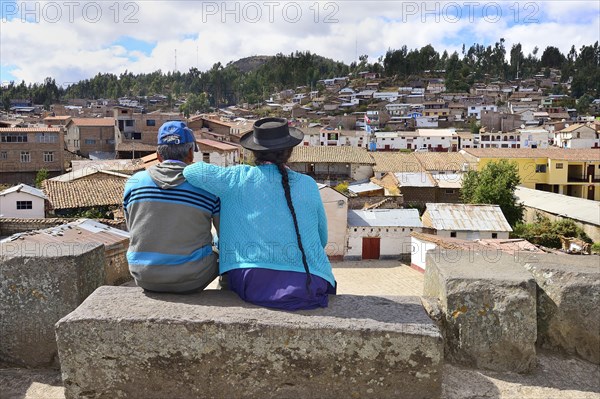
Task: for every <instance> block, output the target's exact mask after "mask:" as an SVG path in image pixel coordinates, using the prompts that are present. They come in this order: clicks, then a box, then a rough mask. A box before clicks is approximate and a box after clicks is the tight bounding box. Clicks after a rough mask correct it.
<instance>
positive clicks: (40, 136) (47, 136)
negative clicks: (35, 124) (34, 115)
mask: <svg viewBox="0 0 600 399" xmlns="http://www.w3.org/2000/svg"><path fill="white" fill-rule="evenodd" d="M35 141H36V143H56V142H58V134H56V133H36V134H35Z"/></svg>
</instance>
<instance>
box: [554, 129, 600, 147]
mask: <svg viewBox="0 0 600 399" xmlns="http://www.w3.org/2000/svg"><path fill="white" fill-rule="evenodd" d="M554 145H555V146H557V147H561V148H598V147H600V136H599V134H598V133H597V132H596V131H595V130H594V129H592V128H591V127H589V126H586V125H584V124H581V123H576V124H574V125H571V126H567V127H565V128H564V129H562V130H560V131H558V132H555V133H554Z"/></svg>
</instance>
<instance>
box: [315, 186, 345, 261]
mask: <svg viewBox="0 0 600 399" xmlns="http://www.w3.org/2000/svg"><path fill="white" fill-rule="evenodd" d="M317 185H318V187H319V194H321V200H322V201H323V206H324V208H325V215H326V216H327V246H326V247H325V252H326V253H327V256H328V257H329V258H330V259H339V260H342V259H343V257H344V255H345V254H346V245H347V240H346V234H347V228H346V226H347V224H348V221H347V219H348V197H346V196H345V195H343V194H341V193H340V192H338V191H336V190H334V189H333V188H331V187H329V186H327V185H325V184H317Z"/></svg>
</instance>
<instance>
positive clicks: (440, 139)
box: [414, 128, 458, 152]
mask: <svg viewBox="0 0 600 399" xmlns="http://www.w3.org/2000/svg"><path fill="white" fill-rule="evenodd" d="M417 133H418V134H419V140H418V143H417V144H418V146H415V147H414V148H427V149H428V150H429V151H454V152H455V151H458V136H457V135H456V130H455V129H454V128H450V129H418V130H417Z"/></svg>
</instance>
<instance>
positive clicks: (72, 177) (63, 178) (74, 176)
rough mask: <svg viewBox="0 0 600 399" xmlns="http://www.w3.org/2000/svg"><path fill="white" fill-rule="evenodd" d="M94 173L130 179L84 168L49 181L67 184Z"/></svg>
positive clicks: (106, 171)
mask: <svg viewBox="0 0 600 399" xmlns="http://www.w3.org/2000/svg"><path fill="white" fill-rule="evenodd" d="M96 173H104V174H106V175H110V176H112V177H115V178H119V177H121V178H123V179H128V178H130V177H131V175H129V174H125V173H119V172H113V171H111V170H102V169H94V168H85V169H78V170H74V171H72V172H69V173H65V174H62V175H59V176H56V177H53V178H51V179H49V180H53V181H61V182H69V181H73V180H77V179H81V178H84V177H88V176H91V175H95V174H96Z"/></svg>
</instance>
